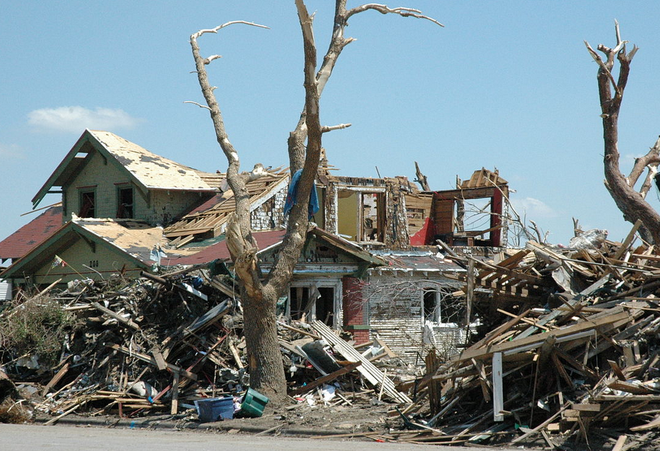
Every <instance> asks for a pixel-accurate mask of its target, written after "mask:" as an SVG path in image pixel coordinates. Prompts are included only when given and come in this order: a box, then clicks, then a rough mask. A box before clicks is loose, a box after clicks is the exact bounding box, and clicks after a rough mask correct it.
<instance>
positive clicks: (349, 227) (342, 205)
mask: <svg viewBox="0 0 660 451" xmlns="http://www.w3.org/2000/svg"><path fill="white" fill-rule="evenodd" d="M358 200H359V196H358V193H356V192H355V191H347V190H339V194H338V197H337V204H338V206H337V231H338V233H339V235H341V236H343V237H344V238H347V239H349V240H351V241H355V240H356V239H357V232H358Z"/></svg>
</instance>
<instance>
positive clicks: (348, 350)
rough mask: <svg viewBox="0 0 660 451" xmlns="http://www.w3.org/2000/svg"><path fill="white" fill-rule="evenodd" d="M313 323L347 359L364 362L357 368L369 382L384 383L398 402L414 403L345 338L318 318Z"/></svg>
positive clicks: (387, 391)
mask: <svg viewBox="0 0 660 451" xmlns="http://www.w3.org/2000/svg"><path fill="white" fill-rule="evenodd" d="M311 325H312V328H314V330H316V332H317V333H319V334H320V335H321V336H322V337H323V338H324V339H325V340H326V341H327V342H328V343H330V344H331V345H333V347H334V348H335V349H336V350H337V351H338V352H339V353H340V354H342V355H343V356H344V357H346V359H347V360H350V361H353V362H357V361H360V362H362V365H360V366H359V367H358V368H357V370H358V371H359V372H360V374H362V375H363V376H364V377H365V378H367V380H368V381H369V382H371V383H372V384H373V385H378V384H381V385H384V390H385V392H386V393H387V394H388V395H389V396H390V397H392V398H393V399H395V400H396V401H398V402H401V403H406V404H409V403H412V400H411V399H410V398H409V397H408V396H407V395H406V394H404V393H401V392H399V391H398V390H397V389H396V387H395V386H394V382H392V380H391V379H389V378H387V377H385V375H384V374H383V372H382V371H380V370H379V369H378V368H376V367H375V366H374V364H373V363H371V362H369V361H368V360H366V359H365V358H364V357H362V354H360V353H359V352H358V351H356V350H355V348H353V347H352V346H351V345H349V344H348V343H347V342H346V341H345V340H343V339H341V338H339V337H338V336H337V335H336V334H335V333H334V332H333V331H332V329H330V328H329V327H328V326H326V325H325V324H324V323H322V322H321V321H318V320H316V321H313V322H312V324H311Z"/></svg>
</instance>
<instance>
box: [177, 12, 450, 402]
mask: <svg viewBox="0 0 660 451" xmlns="http://www.w3.org/2000/svg"><path fill="white" fill-rule="evenodd" d="M295 4H296V9H297V11H298V17H299V22H300V26H301V30H302V35H303V49H304V52H305V63H304V76H305V78H304V87H305V106H304V108H303V110H302V113H301V114H300V118H299V120H298V124H297V125H296V128H295V129H294V131H292V132H291V133H290V135H289V139H288V151H289V167H290V169H291V173H292V174H293V173H294V172H296V171H298V170H299V169H302V174H301V176H300V180H299V182H298V188H297V196H296V204H295V205H294V206H293V208H292V210H291V212H290V213H289V218H288V224H287V232H286V234H285V236H284V239H283V241H282V245H281V246H280V248H279V252H278V254H277V257H276V259H275V262H274V264H273V266H272V268H271V271H270V273H269V274H268V275H266V277H265V278H264V277H263V275H262V273H261V270H260V268H259V259H258V257H257V246H256V243H255V240H254V239H253V237H252V231H251V228H250V201H249V193H248V191H247V189H246V184H247V182H248V181H250V180H253V179H254V178H255V177H259V176H261V175H263V173H264V171H263V166H261V165H255V167H254V169H253V170H252V172H250V173H245V172H244V173H241V172H239V170H240V162H239V157H238V152H237V151H236V150H235V149H234V147H233V146H232V144H231V142H230V141H229V136H228V135H227V132H226V130H225V126H224V122H223V118H222V113H221V111H220V107H219V105H218V102H217V101H216V98H215V94H214V92H213V91H214V89H215V88H214V87H212V86H211V85H210V83H209V82H208V77H207V73H206V67H205V66H206V65H207V64H209V63H210V62H211V61H214V60H216V59H218V58H220V57H219V56H218V55H213V56H210V57H208V58H203V57H202V56H201V54H200V51H199V46H198V44H197V39H198V38H199V37H200V36H202V35H204V34H207V33H217V32H218V31H219V30H220V29H222V28H224V27H226V26H228V25H232V24H244V25H252V26H257V27H261V28H267V27H264V26H263V25H258V24H255V23H251V22H245V21H233V22H227V23H225V24H223V25H220V26H218V27H216V28H213V29H207V30H200V31H198V32H197V33H194V34H193V35H192V36H191V37H190V44H191V47H192V51H193V58H194V60H195V66H196V73H197V78H198V80H199V84H200V87H201V89H202V93H203V95H204V98H205V100H206V103H207V105H199V104H197V105H198V106H200V107H202V108H206V109H208V110H209V114H210V116H211V119H212V121H213V125H214V128H215V133H216V138H217V141H218V143H219V144H220V147H221V148H222V151H223V152H224V154H225V157H226V158H227V161H228V163H229V167H228V169H227V181H228V183H229V186H230V187H231V189H232V191H233V192H234V196H235V199H236V209H235V211H234V213H233V214H232V216H231V218H230V220H229V223H228V226H227V246H228V248H229V251H230V254H231V257H232V260H233V262H234V269H235V271H236V274H237V276H238V278H239V281H240V287H241V299H242V301H243V312H244V314H243V316H244V332H245V340H246V346H247V348H248V355H249V371H250V385H251V386H252V387H253V388H255V389H256V390H257V391H259V392H261V393H263V394H264V395H266V396H268V397H269V398H270V399H271V400H272V401H273V402H275V403H278V402H280V401H283V400H285V399H286V379H285V373H284V367H283V365H282V356H281V354H280V348H279V343H278V335H277V322H276V305H277V300H278V298H279V296H281V295H283V294H285V293H286V291H287V290H288V287H289V283H290V282H291V279H292V278H293V270H294V267H295V265H296V264H297V262H298V259H299V258H300V253H301V251H302V248H303V245H304V243H305V239H306V236H307V228H308V225H309V213H308V203H309V197H310V193H311V190H312V189H313V185H314V180H315V178H316V176H317V171H318V168H319V159H320V155H321V148H322V134H323V133H324V132H328V131H331V130H336V129H340V128H345V127H347V126H348V125H347V124H341V125H337V126H331V127H323V126H321V122H320V113H319V108H320V107H319V102H320V97H321V93H322V92H323V89H324V87H325V84H326V83H327V81H328V79H329V78H330V75H331V74H332V70H333V68H334V66H335V63H336V61H337V59H338V58H339V55H340V54H341V52H342V50H343V49H344V47H345V46H346V45H348V44H349V43H350V42H352V41H353V39H350V38H349V39H347V38H344V28H345V27H346V26H347V25H348V19H349V18H350V17H352V16H353V15H355V14H358V13H361V12H364V11H369V10H372V11H377V12H380V13H382V14H397V15H399V16H402V17H415V18H418V19H425V20H429V21H431V22H433V23H435V24H437V25H440V26H442V25H441V24H440V23H438V22H437V21H436V20H434V19H432V18H430V17H427V16H424V15H422V14H421V13H420V12H419V11H417V10H413V9H410V8H388V7H387V6H384V5H379V4H374V3H370V4H365V5H362V6H358V7H356V8H353V9H350V10H347V9H346V0H336V1H335V16H334V26H333V31H332V39H331V41H330V46H329V48H328V51H327V52H326V55H325V57H324V59H323V63H322V64H321V67H320V68H319V70H318V72H317V71H316V66H317V60H316V45H315V43H314V33H313V29H312V21H313V20H312V16H310V15H309V13H308V12H307V8H306V6H305V3H304V1H303V0H295ZM191 103H195V102H191ZM403 213H405V211H404V210H402V214H403Z"/></svg>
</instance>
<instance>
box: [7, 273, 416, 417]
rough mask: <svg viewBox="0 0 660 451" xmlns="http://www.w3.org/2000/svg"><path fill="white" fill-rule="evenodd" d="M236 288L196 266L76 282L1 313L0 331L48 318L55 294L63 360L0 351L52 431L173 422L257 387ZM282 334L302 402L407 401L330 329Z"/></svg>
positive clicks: (301, 327) (291, 329)
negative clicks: (82, 418)
mask: <svg viewBox="0 0 660 451" xmlns="http://www.w3.org/2000/svg"><path fill="white" fill-rule="evenodd" d="M228 282H229V283H228ZM230 282H231V279H227V278H226V277H225V278H224V279H223V278H218V277H210V276H209V275H208V272H207V271H206V269H200V268H189V269H187V270H181V271H178V272H172V273H169V274H165V275H160V276H157V275H153V274H147V273H143V274H142V277H141V278H140V279H138V280H133V281H128V280H124V279H122V278H121V277H117V278H114V279H113V280H109V281H100V282H99V281H91V280H84V281H74V282H72V283H70V284H69V286H68V289H66V290H64V291H60V292H57V291H56V290H55V289H54V288H53V287H52V286H51V287H48V288H47V289H46V290H44V291H42V292H40V293H38V294H37V295H35V296H32V297H28V298H26V299H21V300H20V301H19V302H16V303H15V304H14V307H13V308H9V309H6V310H4V311H3V312H2V313H0V321H2V320H3V318H11V317H12V316H14V315H15V314H16V313H17V312H19V311H22V310H24V309H25V308H26V306H29V305H35V306H37V307H39V308H42V307H43V306H44V303H45V302H46V296H48V300H47V302H48V303H51V302H55V303H57V305H58V308H60V309H61V310H62V311H63V312H65V313H66V314H67V315H71V316H73V318H74V320H69V321H68V323H67V326H66V329H65V330H64V331H63V334H62V336H61V342H58V343H57V345H58V347H59V349H58V350H56V356H55V357H56V358H54V359H51V360H48V361H46V360H45V359H44V358H43V357H42V356H40V355H39V352H37V351H36V350H34V349H25V348H23V349H16V348H15V347H12V346H11V345H9V344H8V343H0V359H1V360H0V368H4V369H5V371H6V372H7V373H8V374H9V376H10V377H11V378H12V379H13V380H14V381H15V382H16V383H17V384H20V385H22V386H25V385H26V384H27V385H30V386H32V387H33V391H35V392H37V393H36V395H39V396H36V397H33V399H32V401H35V402H33V403H34V404H35V407H36V410H37V411H39V412H43V413H46V414H50V415H53V416H54V417H53V418H52V419H51V420H50V421H51V422H55V421H57V420H58V419H60V418H62V417H63V416H66V415H68V414H70V413H72V412H76V413H85V414H91V415H101V414H113V415H119V416H121V417H126V416H136V415H145V414H148V413H150V412H158V413H160V414H163V413H164V414H167V413H169V414H171V415H176V414H177V413H179V412H185V411H186V410H187V409H191V408H193V407H194V406H193V403H194V401H195V400H199V399H202V398H215V397H222V396H240V395H241V394H242V392H243V391H244V389H246V388H247V386H248V385H249V374H248V373H247V369H246V367H247V362H248V357H247V352H246V346H245V340H244V337H243V322H242V311H241V308H240V302H238V301H237V299H236V297H235V296H236V295H235V294H234V292H233V286H232V285H231V283H230ZM35 321H36V320H35ZM278 326H279V327H278V329H279V331H280V345H281V349H282V359H283V363H284V365H285V368H286V369H287V370H288V371H287V373H288V376H289V380H288V383H289V386H290V388H291V391H290V394H291V395H292V396H293V397H294V398H295V399H297V400H298V401H299V402H300V403H305V404H309V405H311V404H314V403H319V404H321V405H346V406H349V405H351V404H352V403H353V402H357V401H359V400H363V401H365V402H369V400H370V399H371V398H377V399H378V400H380V399H386V400H394V401H396V402H400V403H409V402H411V401H410V399H409V398H408V397H407V396H406V395H405V394H403V393H400V392H399V391H397V390H396V389H395V388H394V383H393V382H392V381H391V380H390V378H388V377H387V376H386V374H384V373H382V372H381V371H380V370H378V369H377V368H376V367H374V365H373V364H372V363H371V361H370V360H369V359H367V358H365V357H363V356H362V355H361V354H360V353H359V352H358V351H357V350H356V349H355V348H353V347H352V346H351V345H350V344H349V343H347V342H345V341H344V340H342V339H341V338H339V337H338V336H337V335H336V334H335V332H333V331H331V330H330V329H328V328H327V326H325V325H324V324H323V323H321V322H315V323H313V324H311V325H310V324H304V323H301V324H289V323H287V322H285V321H284V318H282V322H280V323H278ZM1 335H2V334H1V333H0V336H1ZM1 341H2V340H0V342H1ZM332 348H335V349H336V351H333V350H332ZM362 352H363V353H364V351H362ZM333 353H334V354H335V355H334V356H333ZM383 355H386V354H385V353H382V354H381V355H379V356H377V357H374V358H372V361H373V360H375V359H378V358H380V357H382V356H383ZM363 380H364V381H366V382H364V381H363ZM339 382H343V384H341V385H340V384H339ZM348 393H350V397H351V400H349V399H347V397H346V396H344V395H347V394H348ZM331 399H332V401H330V400H331ZM193 417H194V415H193Z"/></svg>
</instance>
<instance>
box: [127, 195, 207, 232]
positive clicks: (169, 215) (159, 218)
mask: <svg viewBox="0 0 660 451" xmlns="http://www.w3.org/2000/svg"><path fill="white" fill-rule="evenodd" d="M136 191H137V190H136ZM136 197H138V198H140V202H141V203H140V205H144V206H145V207H146V208H145V211H144V213H143V214H142V215H141V216H140V217H139V218H136V219H142V220H144V221H146V222H148V223H149V224H151V225H157V224H161V225H167V224H169V223H170V222H171V221H173V220H174V219H177V218H178V217H179V216H181V215H182V214H183V213H185V212H186V211H187V210H188V209H189V208H190V207H191V206H192V205H197V204H198V203H200V202H202V201H203V200H204V199H208V198H209V197H210V194H207V193H204V194H202V193H199V192H191V191H168V190H153V191H151V193H150V199H149V203H148V204H147V203H146V200H145V199H144V197H143V196H141V195H139V194H138V195H137V196H136ZM143 202H144V203H143Z"/></svg>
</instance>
